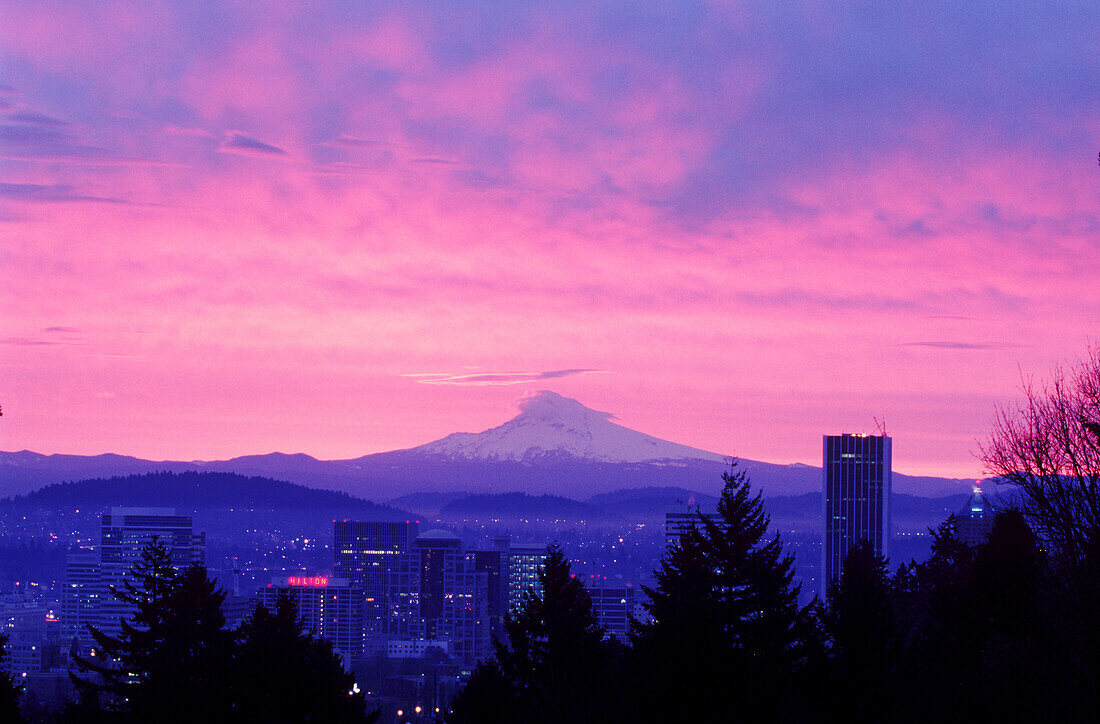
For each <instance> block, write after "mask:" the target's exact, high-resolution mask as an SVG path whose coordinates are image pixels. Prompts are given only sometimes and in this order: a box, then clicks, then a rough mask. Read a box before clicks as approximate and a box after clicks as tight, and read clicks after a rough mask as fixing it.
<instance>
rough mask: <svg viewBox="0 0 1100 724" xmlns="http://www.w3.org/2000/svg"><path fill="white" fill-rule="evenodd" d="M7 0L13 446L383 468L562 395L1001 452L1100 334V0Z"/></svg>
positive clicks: (659, 424) (706, 438)
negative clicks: (1002, 412) (995, 436)
mask: <svg viewBox="0 0 1100 724" xmlns="http://www.w3.org/2000/svg"><path fill="white" fill-rule="evenodd" d="M782 5H784V4H780V3H771V2H768V3H763V2H762V3H743V4H719V3H715V4H707V3H701V4H688V3H682V2H678V3H671V4H662V3H644V4H641V5H639V4H636V3H621V4H613V5H609V4H600V3H571V4H565V3H546V4H542V3H514V2H508V3H504V2H502V3H478V4H461V3H459V4H456V3H438V4H432V3H424V2H417V3H411V4H407V5H392V4H388V3H385V4H381V3H380V4H371V3H350V2H349V3H343V4H320V3H302V4H300V3H288V4H287V5H286V6H284V7H277V6H269V5H268V4H261V3H245V2H242V3H237V4H228V5H221V6H215V5H211V4H206V3H177V4H159V3H133V4H127V3H119V2H112V1H110V0H107V1H99V2H89V3H86V4H80V3H70V2H67V3H48V2H33V3H26V2H15V1H10V2H9V1H7V0H4V1H3V2H0V271H2V273H3V279H4V283H3V284H2V285H0V343H2V344H0V404H2V405H3V408H4V416H3V418H2V419H0V423H2V424H0V449H6V450H16V449H21V448H29V449H33V450H36V451H39V452H70V453H99V452H106V451H112V452H119V453H129V454H135V455H140V456H144V457H152V458H185V459H192V458H215V457H229V456H234V455H239V454H246V453H258V452H267V451H271V450H282V451H285V452H297V451H304V452H307V453H310V454H313V455H315V456H318V457H351V456H355V455H360V454H364V453H367V452H373V451H379V450H385V449H391V448H396V447H407V446H411V445H415V444H419V443H422V442H425V441H427V440H430V439H433V438H436V437H440V436H442V435H444V434H447V433H449V432H453V431H456V430H480V429H484V428H487V427H490V426H492V425H495V424H498V423H499V422H501V421H502V420H504V419H506V418H507V417H509V416H511V415H512V414H513V412H512V405H513V403H514V401H515V400H516V399H517V398H519V397H520V396H521V395H522V394H523V393H524V392H525V391H527V390H529V389H541V388H548V389H553V390H555V391H557V392H559V393H561V394H563V395H567V396H570V397H576V398H577V399H579V400H580V401H581V402H583V403H585V404H587V405H589V406H590V407H594V408H596V409H601V410H610V411H612V412H614V413H615V414H616V415H618V417H619V420H620V422H621V423H622V424H625V425H627V426H630V427H634V428H636V429H640V430H643V431H645V432H648V433H651V434H654V435H657V436H660V437H664V438H668V439H671V440H674V441H677V442H681V443H686V444H689V445H694V446H696V447H701V448H705V449H709V450H713V451H716V452H720V453H732V454H737V455H741V456H744V457H748V458H754V459H763V460H770V461H776V462H794V461H802V462H809V463H816V462H818V461H819V460H820V454H821V453H820V446H821V435H822V433H825V432H839V431H844V430H847V431H872V430H873V429H874V424H873V418H874V417H879V418H885V420H886V422H887V426H888V428H889V430H890V432H891V434H892V435H894V437H895V439H896V442H895V467H896V468H897V469H899V470H901V471H903V472H925V473H932V474H948V475H958V476H974V475H977V474H979V473H980V465H979V464H978V462H977V461H976V460H975V459H974V458H973V456H972V454H971V451H972V450H974V448H975V442H976V441H978V440H980V439H983V438H984V437H985V435H986V434H987V432H988V428H989V423H990V420H991V417H992V413H993V406H994V405H995V404H996V403H998V402H1002V403H1003V402H1010V401H1011V400H1012V399H1013V398H1014V396H1015V395H1016V394H1017V388H1018V385H1019V382H1020V378H1021V373H1023V374H1024V375H1029V374H1035V375H1037V376H1039V377H1042V376H1044V375H1045V374H1046V372H1047V370H1048V369H1049V368H1050V366H1051V365H1053V364H1054V363H1056V362H1059V361H1063V360H1066V359H1072V358H1073V357H1074V355H1077V354H1079V353H1081V352H1082V351H1083V350H1084V349H1085V347H1086V346H1087V344H1088V343H1089V342H1090V340H1091V341H1096V338H1097V330H1100V168H1098V167H1097V152H1098V151H1100V53H1097V51H1096V48H1097V42H1098V38H1100V9H1097V8H1096V7H1095V6H1091V5H1088V4H1083V3H1082V4H1070V3H1001V2H973V3H957V2H951V3H928V2H925V3H919V4H918V3H899V4H885V5H882V6H877V7H875V8H874V10H873V12H872V10H871V9H870V6H864V8H863V10H862V11H857V10H854V9H838V8H837V7H836V6H834V5H833V4H827V3H802V4H797V8H798V9H794V8H795V5H794V4H792V5H791V6H790V8H789V9H783V7H779V6H782Z"/></svg>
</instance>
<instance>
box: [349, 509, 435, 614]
mask: <svg viewBox="0 0 1100 724" xmlns="http://www.w3.org/2000/svg"><path fill="white" fill-rule="evenodd" d="M419 527H420V526H419V521H408V520H407V521H404V522H403V523H394V522H388V521H358V520H338V521H335V526H334V528H335V530H334V540H333V543H334V545H333V548H332V552H333V558H334V560H333V563H334V565H333V570H334V571H335V573H336V575H337V576H341V577H343V578H347V579H348V581H349V582H350V583H351V586H352V588H356V589H358V590H360V591H362V593H363V596H364V603H365V606H364V611H363V615H364V624H365V625H366V627H367V630H368V631H371V632H378V631H381V630H382V628H383V623H384V619H385V618H386V616H387V612H386V576H387V575H388V574H389V573H391V572H393V571H394V570H396V566H397V559H398V557H400V556H401V555H403V554H405V553H408V552H409V548H410V547H411V546H412V542H413V540H414V539H415V538H416V535H417V532H418V529H419Z"/></svg>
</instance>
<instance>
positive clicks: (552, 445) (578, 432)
mask: <svg viewBox="0 0 1100 724" xmlns="http://www.w3.org/2000/svg"><path fill="white" fill-rule="evenodd" d="M518 407H519V410H520V413H519V415H517V416H516V417H514V418H512V419H511V420H509V421H508V422H505V423H504V424H503V425H500V426H498V427H494V428H492V429H489V430H486V431H484V432H479V433H469V432H458V433H454V434H452V435H448V436H447V437H445V438H442V439H440V440H436V441H435V442H430V443H428V444H427V445H422V446H420V447H417V448H413V449H412V450H411V451H410V452H415V453H423V454H427V455H439V456H444V457H449V458H460V459H467V460H496V461H500V460H511V461H532V460H537V459H540V458H547V457H559V458H573V459H579V460H586V461H589V462H608V463H623V462H626V463H637V462H645V461H661V460H668V461H676V460H685V459H696V460H700V459H701V460H716V461H724V460H725V457H724V456H722V455H717V454H715V453H710V452H706V451H703V450H697V449H695V448H692V447H688V446H687V445H680V444H677V443H673V442H668V441H666V440H660V439H658V438H655V437H652V436H650V435H645V434H643V433H640V432H636V431H634V430H631V429H629V428H626V427H623V426H621V425H617V424H615V423H614V422H612V420H614V419H616V418H615V416H614V415H613V414H611V413H609V412H600V411H598V410H593V409H591V408H589V407H585V406H584V405H583V404H581V403H580V402H579V401H577V400H574V399H571V398H569V397H563V396H562V395H559V394H558V393H556V392H551V391H550V390H538V391H536V392H531V393H528V394H527V395H526V396H525V397H523V398H522V399H520V400H519V402H518Z"/></svg>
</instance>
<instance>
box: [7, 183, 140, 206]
mask: <svg viewBox="0 0 1100 724" xmlns="http://www.w3.org/2000/svg"><path fill="white" fill-rule="evenodd" d="M0 198H8V199H16V200H19V201H35V202H40V203H70V202H76V201H91V202H97V203H105V204H127V203H129V202H128V201H125V200H123V199H115V198H110V197H107V196H93V195H91V194H84V193H80V192H78V191H77V190H76V189H74V188H73V187H72V186H66V185H64V184H7V183H0Z"/></svg>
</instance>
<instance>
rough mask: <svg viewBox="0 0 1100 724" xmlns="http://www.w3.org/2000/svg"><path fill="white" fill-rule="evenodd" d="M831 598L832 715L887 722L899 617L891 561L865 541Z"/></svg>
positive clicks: (831, 589) (855, 548) (832, 587)
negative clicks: (890, 568)
mask: <svg viewBox="0 0 1100 724" xmlns="http://www.w3.org/2000/svg"><path fill="white" fill-rule="evenodd" d="M828 599H829V608H828V614H827V617H826V621H827V630H828V632H829V633H830V634H831V640H832V654H833V659H834V669H833V674H834V675H833V677H832V680H831V681H830V685H829V687H828V689H829V692H830V693H831V698H832V699H833V702H834V704H835V707H836V708H835V709H834V710H833V712H832V714H833V715H834V716H836V717H838V718H840V719H843V720H847V721H885V720H887V719H889V718H890V717H889V713H890V712H891V711H892V709H893V704H894V701H895V696H894V688H895V684H896V681H897V663H898V644H899V636H898V618H897V614H896V612H895V608H894V600H893V596H892V591H891V583H890V576H889V573H888V572H887V564H886V560H885V559H884V558H883V557H882V556H880V555H877V554H876V553H875V551H874V548H873V547H872V546H871V544H870V543H868V542H867V541H861V542H860V543H859V544H858V545H856V546H853V547H852V549H851V550H850V551H849V552H848V555H847V556H846V557H845V559H844V565H843V568H842V570H841V575H840V578H839V579H837V580H834V581H833V582H832V583H831V584H830V585H829V590H828Z"/></svg>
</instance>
